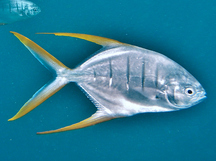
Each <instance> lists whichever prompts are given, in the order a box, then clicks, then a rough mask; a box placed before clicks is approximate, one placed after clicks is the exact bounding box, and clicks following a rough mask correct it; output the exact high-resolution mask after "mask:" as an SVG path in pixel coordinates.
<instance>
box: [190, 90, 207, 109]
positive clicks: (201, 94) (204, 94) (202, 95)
mask: <svg viewBox="0 0 216 161" xmlns="http://www.w3.org/2000/svg"><path fill="white" fill-rule="evenodd" d="M206 98H207V96H206V92H205V91H203V92H200V93H199V95H198V97H197V99H196V101H194V103H193V104H192V105H193V106H194V105H196V104H198V103H200V102H202V101H203V100H204V99H206Z"/></svg>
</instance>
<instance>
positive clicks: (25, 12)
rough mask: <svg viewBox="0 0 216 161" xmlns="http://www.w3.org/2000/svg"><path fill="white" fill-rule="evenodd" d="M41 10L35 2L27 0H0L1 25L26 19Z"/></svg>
mask: <svg viewBox="0 0 216 161" xmlns="http://www.w3.org/2000/svg"><path fill="white" fill-rule="evenodd" d="M40 12H41V9H40V8H39V7H38V6H37V5H36V4H34V3H32V2H30V1H26V0H0V25H5V24H9V23H12V22H16V21H20V20H24V19H27V18H30V17H33V16H35V15H37V14H38V13H40Z"/></svg>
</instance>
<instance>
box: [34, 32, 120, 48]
mask: <svg viewBox="0 0 216 161" xmlns="http://www.w3.org/2000/svg"><path fill="white" fill-rule="evenodd" d="M38 34H54V35H56V36H69V37H76V38H79V39H84V40H87V41H90V42H94V43H96V44H99V45H102V46H120V45H123V44H124V43H121V42H119V41H117V40H113V39H109V38H105V37H100V36H94V35H87V34H78V33H38Z"/></svg>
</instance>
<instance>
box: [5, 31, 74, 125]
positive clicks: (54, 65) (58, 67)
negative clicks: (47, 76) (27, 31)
mask: <svg viewBox="0 0 216 161" xmlns="http://www.w3.org/2000/svg"><path fill="white" fill-rule="evenodd" d="M11 33H13V34H14V35H15V36H16V37H17V38H18V39H19V40H20V41H21V42H22V43H23V44H24V45H25V47H26V48H27V49H28V50H29V51H30V52H31V53H32V54H33V55H34V57H35V58H36V59H37V60H38V61H39V62H41V64H43V65H44V66H45V67H46V68H47V69H48V70H50V71H51V72H52V73H54V74H55V75H56V78H55V79H54V80H53V81H51V82H49V83H47V84H46V85H44V86H43V87H42V88H41V89H39V90H38V91H37V92H36V93H35V94H34V95H33V96H32V98H30V99H29V100H28V101H27V102H26V103H25V104H24V105H23V107H22V108H21V109H20V110H19V111H18V113H17V114H16V115H15V116H14V117H12V118H11V119H9V120H8V121H13V120H16V119H18V118H20V117H22V116H24V115H25V114H27V113H28V112H30V111H31V110H33V109H34V108H36V107H37V106H38V105H40V104H41V103H43V102H44V101H45V100H46V99H48V98H49V97H51V96H52V95H53V94H55V93H56V92H58V91H59V90H60V89H61V88H63V87H64V86H65V85H66V84H67V83H69V80H67V78H66V77H64V76H63V74H62V73H65V72H67V71H69V70H70V69H69V68H68V67H66V66H65V65H64V64H62V63H61V62H60V61H59V60H57V59H56V58H55V57H54V56H52V55H51V54H49V53H48V52H47V51H46V50H44V49H43V48H41V47H40V46H39V45H37V44H36V43H34V42H33V41H31V40H30V39H28V38H27V37H25V36H23V35H21V34H19V33H16V32H12V31H11Z"/></svg>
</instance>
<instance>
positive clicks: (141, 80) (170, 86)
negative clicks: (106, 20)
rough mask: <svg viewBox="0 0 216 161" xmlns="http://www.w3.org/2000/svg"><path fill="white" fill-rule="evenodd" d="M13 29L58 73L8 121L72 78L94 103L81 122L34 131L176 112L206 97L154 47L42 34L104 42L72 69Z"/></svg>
mask: <svg viewBox="0 0 216 161" xmlns="http://www.w3.org/2000/svg"><path fill="white" fill-rule="evenodd" d="M11 33H13V34H14V35H15V36H16V37H17V38H18V39H19V40H20V41H21V42H22V43H23V44H24V45H25V46H26V47H27V48H28V50H29V51H30V52H31V53H32V54H33V55H34V56H35V57H36V58H37V59H38V60H39V61H40V62H41V63H42V64H43V65H44V66H45V67H46V68H47V69H49V70H50V71H51V72H52V73H54V74H55V75H56V77H55V79H54V80H53V81H52V82H50V83H48V84H46V85H45V86H43V87H42V88H41V89H40V90H38V91H37V92H36V93H35V94H34V95H33V96H32V98H30V99H29V100H28V101H27V102H26V103H25V104H24V105H23V107H22V108H21V109H20V111H19V112H18V113H17V114H16V115H15V116H14V117H12V118H11V119H9V121H12V120H16V119H18V118H20V117H22V116H23V115H25V114H27V113H28V112H30V111H31V110H33V109H34V108H35V107H37V106H38V105H40V104H41V103H42V102H44V101H45V100H46V99H47V98H49V97H50V96H52V95H53V94H55V93H56V92H57V91H58V90H60V89H61V88H62V87H64V86H65V85H66V84H68V83H70V82H76V83H77V85H78V86H79V87H81V88H82V89H83V91H84V93H85V94H86V95H87V97H88V98H89V99H90V100H91V101H92V102H93V103H94V104H95V106H96V107H97V112H96V113H95V114H93V115H92V116H91V117H89V118H87V119H85V120H83V121H81V122H78V123H76V124H73V125H70V126H66V127H64V128H60V129H57V130H51V131H45V132H38V133H37V134H48V133H55V132H62V131H67V130H74V129H79V128H83V127H87V126H91V125H94V124H97V123H100V122H103V121H107V120H110V119H114V118H120V117H127V116H132V115H135V114H138V113H147V112H168V111H177V110H181V109H185V108H189V107H191V106H193V105H195V104H197V103H199V102H200V101H201V100H203V99H204V98H205V97H206V96H205V95H206V92H205V90H204V89H203V87H202V86H201V84H200V83H199V82H198V81H197V80H196V79H195V78H194V77H193V76H192V75H191V74H190V73H189V72H188V71H187V70H185V69H184V68H183V67H182V66H180V65H179V64H177V63H176V62H174V61H173V60H171V59H169V58H167V57H166V56H164V55H162V54H159V53H157V52H154V51H150V50H146V49H144V48H140V47H137V46H133V45H129V44H125V43H121V42H119V41H116V40H112V39H108V38H103V37H99V36H93V35H86V34H75V33H44V34H54V35H57V36H70V37H76V38H80V39H85V40H87V41H91V42H94V43H97V44H99V45H102V46H103V48H102V49H101V50H99V51H98V52H96V55H94V56H93V57H92V58H90V59H89V60H87V61H86V62H84V63H83V64H81V65H80V66H78V67H77V68H75V69H70V68H68V67H66V66H65V65H64V64H62V63H61V62H60V61H58V60H57V59H56V58H55V57H53V56H52V55H50V54H49V53H48V52H47V51H45V50H44V49H42V48H41V47H40V46H38V45H37V44H36V43H34V42H33V41H31V40H29V39H28V38H26V37H25V36H23V35H21V34H19V33H16V32H11Z"/></svg>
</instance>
